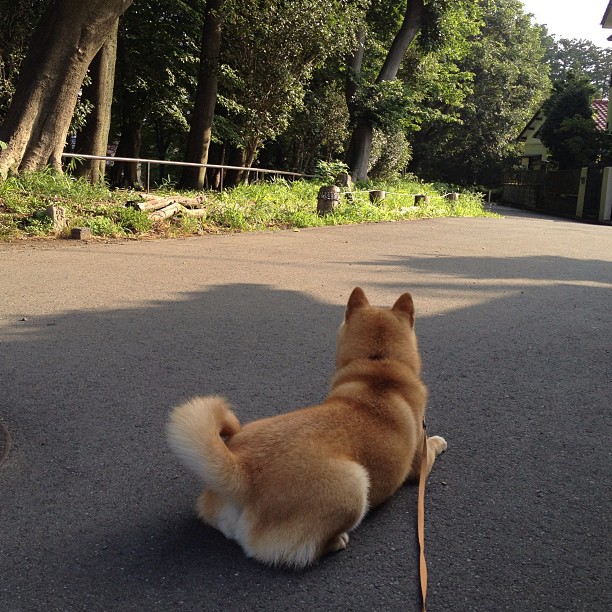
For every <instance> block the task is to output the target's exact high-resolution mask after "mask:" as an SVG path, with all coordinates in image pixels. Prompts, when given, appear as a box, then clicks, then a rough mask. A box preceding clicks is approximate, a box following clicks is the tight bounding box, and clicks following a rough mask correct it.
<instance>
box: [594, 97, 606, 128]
mask: <svg viewBox="0 0 612 612" xmlns="http://www.w3.org/2000/svg"><path fill="white" fill-rule="evenodd" d="M593 112H594V116H593V118H594V119H595V125H596V126H597V129H598V130H601V131H602V132H605V131H606V124H607V121H608V101H607V100H593Z"/></svg>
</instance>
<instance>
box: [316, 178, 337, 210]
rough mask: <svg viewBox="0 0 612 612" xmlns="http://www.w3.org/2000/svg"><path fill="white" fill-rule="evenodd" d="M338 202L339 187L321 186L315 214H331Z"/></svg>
mask: <svg viewBox="0 0 612 612" xmlns="http://www.w3.org/2000/svg"><path fill="white" fill-rule="evenodd" d="M339 201H340V187H338V186H336V185H323V187H321V188H320V189H319V193H318V195H317V214H318V215H319V216H323V215H327V214H328V213H330V212H333V211H334V209H335V208H336V206H338V202H339Z"/></svg>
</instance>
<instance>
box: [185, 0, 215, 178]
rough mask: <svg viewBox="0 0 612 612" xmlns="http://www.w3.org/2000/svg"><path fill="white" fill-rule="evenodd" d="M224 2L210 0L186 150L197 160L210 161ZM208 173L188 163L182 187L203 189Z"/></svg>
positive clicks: (203, 29)
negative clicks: (221, 12) (221, 11)
mask: <svg viewBox="0 0 612 612" xmlns="http://www.w3.org/2000/svg"><path fill="white" fill-rule="evenodd" d="M223 2H224V0H207V2H206V11H205V15H204V25H203V27H202V48H201V52H200V70H199V74H198V87H197V90H196V99H195V103H194V107H193V113H192V115H191V126H190V129H189V137H188V139H187V149H186V151H185V161H186V162H190V163H194V164H205V163H207V161H208V148H209V146H210V138H211V133H212V122H213V116H214V113H215V104H216V102H217V85H218V76H219V50H220V47H221V14H220V10H221V6H222V5H223ZM205 177H206V169H205V168H195V167H185V168H184V169H183V173H182V176H181V187H183V188H185V189H203V188H204V180H205Z"/></svg>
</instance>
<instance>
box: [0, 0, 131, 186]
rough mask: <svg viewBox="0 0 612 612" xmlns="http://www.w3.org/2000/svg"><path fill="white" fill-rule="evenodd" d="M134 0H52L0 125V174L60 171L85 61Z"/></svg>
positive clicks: (102, 42)
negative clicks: (2, 145)
mask: <svg viewBox="0 0 612 612" xmlns="http://www.w3.org/2000/svg"><path fill="white" fill-rule="evenodd" d="M132 1H133V0H56V1H55V2H54V3H53V5H52V6H51V7H50V8H49V10H48V11H47V12H46V13H45V15H44V16H43V18H42V19H41V21H40V23H39V25H38V27H37V28H36V30H35V32H34V35H33V37H32V42H31V44H30V49H29V51H28V55H27V57H26V59H25V61H24V63H23V66H22V69H21V76H20V78H19V81H18V83H17V89H16V91H15V95H14V96H13V99H12V101H11V105H10V107H9V109H8V111H7V114H6V117H5V120H4V123H3V124H2V126H1V127H0V140H1V141H4V142H5V143H6V144H7V147H6V148H5V149H4V150H3V151H2V152H0V177H4V176H6V175H7V174H8V173H9V172H14V173H17V172H24V171H30V170H39V169H42V168H43V167H45V166H47V165H50V166H52V167H53V168H55V169H56V170H58V171H61V154H62V152H63V149H64V143H65V141H66V136H67V134H68V129H69V127H70V120H71V118H72V113H73V110H74V107H75V105H76V101H77V96H78V94H79V90H80V88H81V85H82V83H83V79H84V77H85V74H86V72H87V68H88V66H89V65H90V64H91V61H92V60H93V58H94V56H95V55H96V53H97V52H98V51H99V50H100V47H101V46H102V45H103V44H104V42H105V41H106V40H107V39H108V36H109V34H110V32H111V30H112V29H113V27H114V26H115V23H116V20H117V19H118V17H119V16H120V15H121V14H122V13H123V12H124V11H125V10H126V9H127V8H128V7H129V6H130V4H132Z"/></svg>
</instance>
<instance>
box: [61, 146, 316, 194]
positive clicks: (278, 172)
mask: <svg viewBox="0 0 612 612" xmlns="http://www.w3.org/2000/svg"><path fill="white" fill-rule="evenodd" d="M62 157H73V158H78V159H97V160H100V161H112V162H115V161H120V162H129V163H137V164H146V166H147V180H146V189H147V193H149V192H150V191H151V164H158V165H160V166H187V167H191V168H213V169H219V170H221V172H220V185H219V186H220V190H221V191H223V172H224V170H242V171H244V172H249V173H250V172H254V173H255V180H256V181H258V180H259V174H260V173H261V174H272V175H282V176H291V177H293V178H296V177H297V178H313V175H312V174H301V173H300V172H287V171H286V170H271V169H269V168H252V167H244V166H225V165H222V164H195V163H192V162H177V161H170V160H166V159H145V158H135V157H111V156H109V155H84V154H82V153H62Z"/></svg>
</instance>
